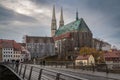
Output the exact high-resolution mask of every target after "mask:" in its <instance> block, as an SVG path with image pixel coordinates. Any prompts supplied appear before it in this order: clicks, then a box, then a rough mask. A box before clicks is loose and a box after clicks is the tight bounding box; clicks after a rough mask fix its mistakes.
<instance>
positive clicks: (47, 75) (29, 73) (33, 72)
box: [8, 64, 87, 80]
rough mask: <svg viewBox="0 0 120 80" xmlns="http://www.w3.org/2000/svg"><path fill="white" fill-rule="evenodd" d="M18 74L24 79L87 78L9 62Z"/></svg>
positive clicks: (72, 79) (81, 79)
mask: <svg viewBox="0 0 120 80" xmlns="http://www.w3.org/2000/svg"><path fill="white" fill-rule="evenodd" d="M8 66H9V67H11V68H12V69H13V70H14V71H15V72H16V73H17V74H18V75H19V76H21V77H22V78H23V79H25V80H87V79H84V78H81V77H78V76H73V75H70V74H69V73H68V74H66V73H62V72H58V71H56V70H51V69H47V68H45V67H43V66H42V67H41V66H40V67H35V66H31V65H30V64H20V65H19V66H18V67H17V66H16V64H9V65H8Z"/></svg>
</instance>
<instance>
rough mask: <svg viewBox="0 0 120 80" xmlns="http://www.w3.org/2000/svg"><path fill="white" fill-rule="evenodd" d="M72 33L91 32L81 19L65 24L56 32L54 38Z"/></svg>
mask: <svg viewBox="0 0 120 80" xmlns="http://www.w3.org/2000/svg"><path fill="white" fill-rule="evenodd" d="M72 31H80V32H91V31H90V29H89V28H88V26H87V25H86V23H85V22H84V20H83V19H82V18H80V19H78V20H76V21H73V22H71V23H69V24H66V25H64V26H62V27H59V29H58V30H57V31H56V33H55V36H59V35H61V34H64V33H67V32H72Z"/></svg>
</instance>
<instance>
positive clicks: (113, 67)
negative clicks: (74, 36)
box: [40, 61, 120, 74]
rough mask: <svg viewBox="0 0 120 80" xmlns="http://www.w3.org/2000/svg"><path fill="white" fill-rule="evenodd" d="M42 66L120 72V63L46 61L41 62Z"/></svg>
mask: <svg viewBox="0 0 120 80" xmlns="http://www.w3.org/2000/svg"><path fill="white" fill-rule="evenodd" d="M40 65H41V66H42V65H43V66H52V67H56V68H57V67H59V68H62V67H64V68H72V69H82V70H89V71H93V72H94V71H97V72H106V73H118V74H120V63H111V64H110V63H107V64H106V63H99V64H89V65H83V64H80V65H76V64H75V62H73V61H58V62H57V61H46V62H45V63H44V64H40Z"/></svg>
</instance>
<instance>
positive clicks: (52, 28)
mask: <svg viewBox="0 0 120 80" xmlns="http://www.w3.org/2000/svg"><path fill="white" fill-rule="evenodd" d="M76 20H78V11H77V12H76ZM62 26H64V19H63V9H62V7H61V14H60V21H59V27H62ZM56 30H57V21H56V15H55V5H54V6H53V14H52V22H51V36H52V37H53V36H54V35H55V32H56Z"/></svg>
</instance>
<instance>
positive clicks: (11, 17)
mask: <svg viewBox="0 0 120 80" xmlns="http://www.w3.org/2000/svg"><path fill="white" fill-rule="evenodd" d="M12 21H20V22H28V23H29V22H37V20H36V19H35V18H33V17H30V16H26V15H22V14H19V13H16V12H14V11H13V10H10V9H7V8H5V7H3V6H0V23H1V24H9V23H11V22H12Z"/></svg>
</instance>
